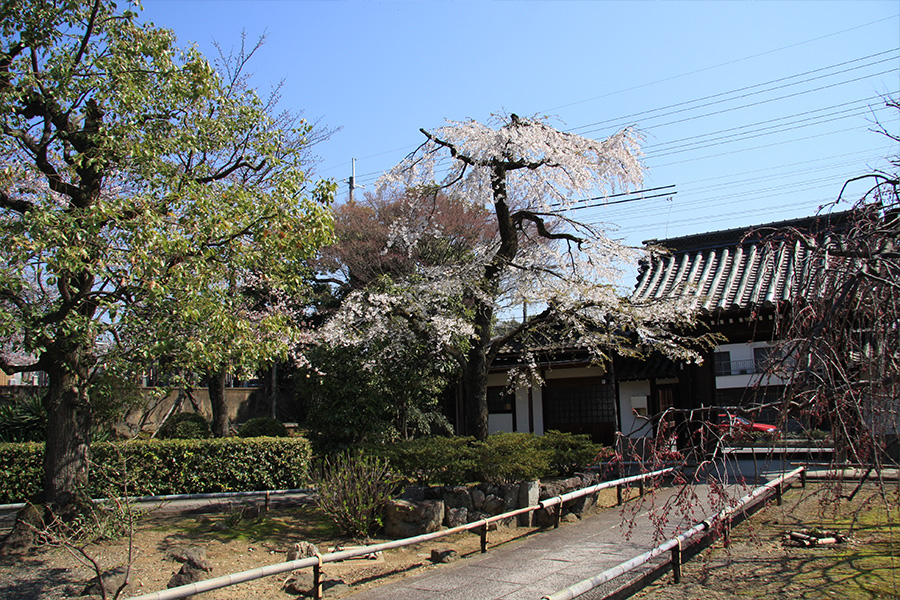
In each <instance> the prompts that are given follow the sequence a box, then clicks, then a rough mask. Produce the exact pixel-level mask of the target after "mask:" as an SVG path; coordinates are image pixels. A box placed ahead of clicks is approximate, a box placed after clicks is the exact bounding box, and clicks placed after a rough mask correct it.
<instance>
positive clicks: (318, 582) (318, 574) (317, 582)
mask: <svg viewBox="0 0 900 600" xmlns="http://www.w3.org/2000/svg"><path fill="white" fill-rule="evenodd" d="M312 597H313V598H315V599H316V600H322V564H321V563H320V564H318V565H313V589H312Z"/></svg>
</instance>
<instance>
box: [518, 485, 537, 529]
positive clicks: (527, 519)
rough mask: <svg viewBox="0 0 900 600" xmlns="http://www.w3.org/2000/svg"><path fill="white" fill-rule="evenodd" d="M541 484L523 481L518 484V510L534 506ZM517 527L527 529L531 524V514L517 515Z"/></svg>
mask: <svg viewBox="0 0 900 600" xmlns="http://www.w3.org/2000/svg"><path fill="white" fill-rule="evenodd" d="M540 494H541V482H540V481H537V480H535V481H525V482H522V483H521V484H519V508H527V507H529V506H534V505H535V504H537V503H538V501H539V500H540ZM518 519H519V527H528V526H529V525H530V524H531V514H530V513H525V514H522V515H519V517H518Z"/></svg>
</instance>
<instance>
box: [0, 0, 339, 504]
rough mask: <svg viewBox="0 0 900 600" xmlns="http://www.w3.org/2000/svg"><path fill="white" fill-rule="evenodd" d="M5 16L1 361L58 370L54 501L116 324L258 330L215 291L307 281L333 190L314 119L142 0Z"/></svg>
mask: <svg viewBox="0 0 900 600" xmlns="http://www.w3.org/2000/svg"><path fill="white" fill-rule="evenodd" d="M0 28H2V29H0V33H2V39H0V153H2V156H3V169H2V172H0V252H2V255H0V256H2V263H0V343H2V347H0V350H2V352H0V367H2V368H3V370H4V371H6V372H7V373H14V372H26V371H37V370H41V371H45V372H46V373H47V375H48V377H49V389H48V392H47V395H46V397H45V400H44V401H45V404H46V408H47V413H48V424H47V446H46V458H45V475H44V482H43V483H44V494H45V498H44V499H45V501H47V502H50V503H53V504H56V505H60V506H67V505H71V504H72V503H73V502H74V501H75V500H76V494H77V491H78V489H79V485H80V484H83V483H84V482H85V481H86V480H87V477H88V459H89V452H90V424H91V415H92V397H91V378H92V376H93V375H94V374H95V373H96V371H97V367H98V366H99V365H102V364H103V361H104V354H105V353H106V352H107V350H106V349H107V348H114V347H116V341H117V340H118V339H119V333H120V332H121V331H123V330H124V329H126V328H128V329H130V330H131V331H135V330H139V329H140V328H141V327H142V326H143V327H144V328H145V331H146V332H147V333H150V332H153V331H154V327H155V326H157V325H158V324H159V323H160V322H161V321H162V320H163V319H162V318H161V317H162V316H165V317H166V318H167V319H168V321H169V322H170V323H175V322H178V321H180V320H181V319H182V318H191V319H194V320H196V321H200V320H203V322H204V323H206V324H208V325H209V326H210V328H212V327H220V328H221V329H224V330H226V331H228V332H229V333H230V335H232V337H235V336H237V335H238V332H239V331H240V330H241V329H242V328H243V330H244V331H246V332H248V335H249V334H250V333H249V332H251V329H250V328H249V327H247V326H246V325H242V324H241V321H240V320H238V319H233V316H234V313H235V312H236V311H235V308H234V306H233V305H232V304H229V303H217V300H218V298H219V297H224V295H226V294H229V293H231V292H232V291H233V290H234V289H235V288H236V287H241V286H243V285H244V283H245V281H246V279H247V278H248V277H250V276H251V274H252V276H253V277H254V281H255V285H257V286H265V287H267V288H269V289H279V290H285V292H286V293H289V292H290V290H291V288H292V287H296V286H300V285H302V280H301V277H302V274H301V273H300V272H299V271H298V270H296V269H295V268H294V267H296V266H297V265H298V264H300V263H301V262H302V261H303V259H305V257H307V256H308V255H309V254H310V253H311V252H312V251H313V250H314V249H315V248H316V247H317V246H318V245H320V244H321V243H324V242H325V241H327V240H328V238H329V236H330V216H329V212H328V210H327V207H326V206H325V205H326V204H327V202H328V201H329V200H330V197H331V193H332V191H333V187H332V186H331V185H330V184H327V183H317V184H311V183H310V182H308V181H307V180H306V178H305V175H304V171H303V169H302V168H301V164H300V158H301V156H302V147H303V144H302V138H303V136H304V134H305V133H306V129H305V128H304V127H303V126H302V125H301V127H300V128H295V129H290V130H286V129H284V128H283V127H281V126H280V122H279V121H278V119H276V118H273V117H272V116H271V111H270V107H269V106H268V105H267V104H266V103H264V102H263V101H261V100H260V99H259V98H258V97H257V96H256V95H255V94H254V93H253V92H252V90H250V89H248V88H247V87H240V86H238V87H235V86H232V85H229V84H230V83H231V80H229V78H228V77H227V76H226V77H223V76H221V74H220V73H218V72H217V71H216V69H215V68H214V67H213V66H212V65H210V63H209V62H208V61H207V60H205V59H204V57H203V56H201V55H200V54H199V53H198V52H197V51H196V50H195V49H193V48H187V49H182V48H179V47H178V46H177V45H176V44H175V40H174V37H173V35H172V34H171V32H169V31H166V30H163V29H159V28H157V27H155V26H153V25H152V24H148V25H143V24H140V23H139V22H138V21H137V20H136V14H135V13H134V12H132V11H130V10H119V9H117V7H116V6H115V4H113V3H111V2H108V1H101V0H93V1H89V0H83V1H69V2H62V1H52V0H47V1H40V0H31V1H15V0H13V1H11V2H5V3H4V4H3V5H2V8H0ZM217 294H218V296H217ZM246 316H247V317H248V318H249V319H252V318H253V317H252V315H250V314H249V313H246ZM249 319H248V320H249ZM145 320H146V321H145ZM229 328H230V329H229ZM188 330H189V328H186V329H185V331H188ZM167 333H174V326H173V329H172V331H169V332H167ZM194 343H195V344H197V346H198V347H200V346H202V345H203V344H204V343H205V340H204V339H203V338H202V336H198V339H196V340H195V341H194ZM151 346H152V345H151V344H146V346H145V347H151Z"/></svg>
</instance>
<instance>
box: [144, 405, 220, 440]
mask: <svg viewBox="0 0 900 600" xmlns="http://www.w3.org/2000/svg"><path fill="white" fill-rule="evenodd" d="M156 437H158V438H159V439H161V440H171V439H180V440H198V439H206V438H209V437H212V431H211V430H210V428H209V422H208V421H207V420H206V418H205V417H204V416H203V415H201V414H198V413H189V412H182V413H178V414H174V415H172V416H171V417H169V418H168V419H166V422H165V423H163V424H162V427H160V428H159V433H157V434H156Z"/></svg>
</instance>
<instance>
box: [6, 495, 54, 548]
mask: <svg viewBox="0 0 900 600" xmlns="http://www.w3.org/2000/svg"><path fill="white" fill-rule="evenodd" d="M43 529H44V513H43V507H42V506H35V505H34V504H26V505H25V507H24V508H23V509H22V510H20V511H19V513H18V514H17V515H16V522H15V524H14V525H13V528H12V531H10V532H9V534H8V535H7V536H6V537H5V538H3V541H2V542H0V556H18V555H23V554H27V553H28V552H30V551H31V550H32V548H34V546H35V545H36V544H37V542H38V537H39V533H40V532H41V531H42V530H43Z"/></svg>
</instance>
